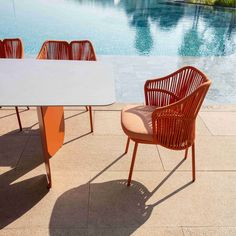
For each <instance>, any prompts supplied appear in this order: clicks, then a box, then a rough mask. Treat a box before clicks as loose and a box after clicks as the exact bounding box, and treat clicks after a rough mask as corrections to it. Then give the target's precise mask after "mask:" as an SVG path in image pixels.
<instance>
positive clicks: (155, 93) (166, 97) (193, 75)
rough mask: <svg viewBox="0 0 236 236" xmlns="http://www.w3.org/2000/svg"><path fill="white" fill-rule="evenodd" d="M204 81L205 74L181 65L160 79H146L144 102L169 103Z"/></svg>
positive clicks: (156, 104)
mask: <svg viewBox="0 0 236 236" xmlns="http://www.w3.org/2000/svg"><path fill="white" fill-rule="evenodd" d="M206 81H207V78H206V76H205V75H204V74H203V73H202V72H201V71H199V70H198V69H196V68H195V67H192V66H186V67H183V68H181V69H179V70H177V71H176V72H174V73H172V74H170V75H168V76H165V77H163V78H161V79H156V80H148V81H147V82H146V84H145V87H144V90H145V100H146V104H147V105H152V106H158V107H162V106H166V105H170V104H171V103H173V102H176V101H178V100H180V99H183V98H184V97H186V96H188V95H190V94H191V93H192V92H194V91H195V90H196V89H197V88H198V87H199V86H200V85H201V84H202V83H204V82H206Z"/></svg>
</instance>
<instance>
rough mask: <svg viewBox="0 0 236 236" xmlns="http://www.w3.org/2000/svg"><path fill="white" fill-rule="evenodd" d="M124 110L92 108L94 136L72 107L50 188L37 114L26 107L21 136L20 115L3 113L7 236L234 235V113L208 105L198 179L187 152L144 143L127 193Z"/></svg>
mask: <svg viewBox="0 0 236 236" xmlns="http://www.w3.org/2000/svg"><path fill="white" fill-rule="evenodd" d="M124 105H125V104H114V105H112V106H107V107H99V108H94V109H93V110H94V112H93V115H94V133H93V134H91V133H89V132H90V126H89V114H88V112H85V109H84V107H78V108H77V107H75V108H74V107H73V108H66V109H65V124H66V127H65V129H66V137H65V142H64V145H63V147H62V148H61V149H60V150H59V151H58V153H57V154H56V155H55V156H54V157H53V158H52V159H51V169H52V179H53V186H52V189H50V190H49V191H48V190H47V188H46V176H45V167H44V163H43V156H42V151H41V142H40V136H39V130H38V125H37V114H36V110H35V108H30V110H29V111H28V110H26V109H25V110H24V109H22V110H21V112H20V116H21V120H22V124H23V127H24V130H23V132H19V131H18V123H17V119H16V115H15V111H14V109H12V108H2V109H1V110H0V134H1V136H0V147H1V148H0V174H1V175H0V186H1V187H0V228H1V229H2V230H1V231H0V235H131V234H133V235H235V234H236V187H235V186H236V158H235V154H236V145H235V144H236V106H234V105H225V106H223V105H214V106H204V107H203V108H202V110H201V112H200V114H199V117H198V119H197V137H196V168H197V176H196V178H197V179H196V182H194V183H192V182H191V158H188V159H187V160H186V161H183V157H184V153H183V152H179V151H169V150H167V149H164V148H162V147H160V146H155V145H140V146H139V149H138V154H137V161H136V163H135V170H134V175H133V182H132V185H131V186H130V187H129V188H128V187H126V179H127V176H128V170H129V166H130V161H131V154H132V149H133V146H131V147H130V150H129V153H128V154H127V155H123V153H124V148H125V143H126V137H125V135H124V134H123V131H122V129H121V126H120V110H121V108H122V107H123V106H124ZM189 157H191V152H190V153H189Z"/></svg>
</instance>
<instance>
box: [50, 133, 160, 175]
mask: <svg viewBox="0 0 236 236" xmlns="http://www.w3.org/2000/svg"><path fill="white" fill-rule="evenodd" d="M126 141H127V138H126V137H124V136H86V137H83V138H81V139H78V140H75V141H72V142H70V143H67V144H66V145H64V146H63V148H62V149H61V150H60V151H59V152H58V153H57V155H56V156H55V157H54V158H53V160H55V166H57V168H59V166H62V167H63V168H67V169H72V168H74V167H73V165H76V167H77V168H78V169H79V168H84V169H86V170H89V171H90V170H97V171H101V170H103V169H104V168H106V167H108V166H110V168H108V171H109V170H129V168H130V163H131V155H132V152H133V142H131V143H130V149H129V152H128V154H126V155H123V154H124V150H125V146H126ZM56 160H58V161H56ZM59 160H60V161H59ZM112 163H113V164H112ZM135 169H136V170H146V171H148V170H162V169H163V168H162V164H161V161H160V158H159V155H158V152H157V149H156V146H155V145H142V144H140V145H139V147H138V152H137V158H136V163H135Z"/></svg>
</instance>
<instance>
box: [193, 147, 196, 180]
mask: <svg viewBox="0 0 236 236" xmlns="http://www.w3.org/2000/svg"><path fill="white" fill-rule="evenodd" d="M192 177H193V182H194V181H195V179H196V169H195V144H194V143H193V145H192Z"/></svg>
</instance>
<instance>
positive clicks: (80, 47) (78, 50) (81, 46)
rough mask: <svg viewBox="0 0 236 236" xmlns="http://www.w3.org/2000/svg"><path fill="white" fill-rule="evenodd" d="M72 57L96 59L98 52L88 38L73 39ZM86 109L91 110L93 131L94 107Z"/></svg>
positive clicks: (83, 59)
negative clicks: (96, 52)
mask: <svg viewBox="0 0 236 236" xmlns="http://www.w3.org/2000/svg"><path fill="white" fill-rule="evenodd" d="M70 50H71V51H70V52H71V54H70V59H71V60H80V61H96V60H97V58H96V54H95V50H94V48H93V45H92V43H91V42H90V41H88V40H81V41H72V42H71V43H70ZM86 110H87V111H88V110H89V117H90V127H91V132H93V117H92V107H91V106H89V107H86Z"/></svg>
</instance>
